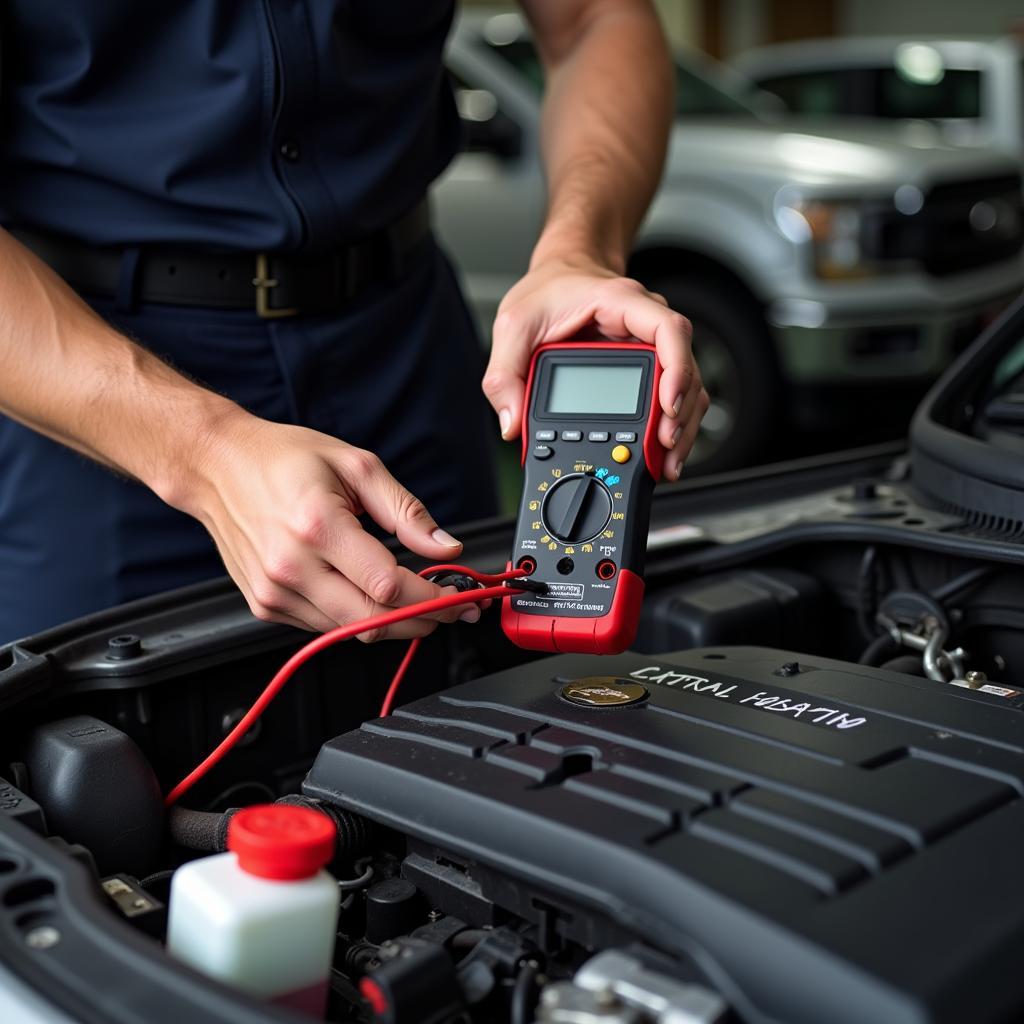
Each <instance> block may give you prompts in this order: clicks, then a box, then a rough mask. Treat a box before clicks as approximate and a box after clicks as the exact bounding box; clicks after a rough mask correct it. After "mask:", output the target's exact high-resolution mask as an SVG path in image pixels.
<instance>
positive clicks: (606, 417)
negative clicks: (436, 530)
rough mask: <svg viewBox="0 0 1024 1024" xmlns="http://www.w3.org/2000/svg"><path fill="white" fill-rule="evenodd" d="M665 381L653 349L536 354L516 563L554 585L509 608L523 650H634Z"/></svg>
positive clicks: (504, 613)
mask: <svg viewBox="0 0 1024 1024" xmlns="http://www.w3.org/2000/svg"><path fill="white" fill-rule="evenodd" d="M660 378H661V366H660V364H659V363H658V358H657V355H656V354H655V351H654V349H653V348H652V347H651V346H649V345H640V344H629V343H616V342H583V341H579V342H558V343H555V344H550V345H543V346H542V347H540V348H538V349H537V351H536V352H535V354H534V357H533V362H532V364H531V366H530V376H529V380H528V382H527V386H526V404H525V408H524V412H523V468H524V481H523V498H522V504H521V506H520V509H519V520H518V523H517V525H516V534H515V543H514V546H513V549H512V558H511V560H510V567H516V568H524V569H527V570H529V574H530V576H531V577H532V579H533V580H534V581H537V582H539V583H542V584H543V585H544V586H543V588H542V591H543V592H535V591H527V592H525V593H521V594H517V595H514V596H513V597H510V598H509V599H508V600H507V601H505V602H504V603H503V604H502V609H501V624H502V628H503V629H504V631H505V634H506V635H507V636H508V637H509V639H510V640H512V641H513V642H514V643H515V644H517V645H518V646H520V647H525V648H529V649H530V650H537V651H561V652H566V653H569V652H574V653H587V654H617V653H618V652H620V651H623V650H625V649H626V648H627V647H628V646H629V645H630V644H631V643H632V642H633V638H634V636H635V635H636V629H637V624H638V622H639V618H640V602H641V599H642V598H643V592H644V582H643V575H642V574H643V566H644V557H645V554H646V548H647V529H648V524H649V520H650V508H651V494H652V492H653V490H654V485H655V483H656V482H657V481H658V480H659V479H660V478H661V468H662V459H663V455H664V449H663V448H662V446H661V444H660V442H659V441H658V438H657V427H658V420H659V418H660V416H661V411H660V407H659V403H658V398H657V396H658V382H659V380H660Z"/></svg>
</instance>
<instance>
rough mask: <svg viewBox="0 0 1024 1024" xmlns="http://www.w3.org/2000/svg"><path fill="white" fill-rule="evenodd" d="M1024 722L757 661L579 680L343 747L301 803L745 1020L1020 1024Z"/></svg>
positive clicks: (622, 658)
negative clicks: (598, 933) (472, 881)
mask: <svg viewBox="0 0 1024 1024" xmlns="http://www.w3.org/2000/svg"><path fill="white" fill-rule="evenodd" d="M593 677H602V678H599V679H596V680H595V679H594V678H593ZM574 680H576V681H577V682H576V683H573V681H574ZM636 684H641V685H640V686H637V685H636ZM565 693H568V694H569V696H570V697H573V698H574V699H575V700H577V701H582V702H583V703H571V702H570V701H569V700H567V699H566V697H565V695H564V694H565ZM633 698H635V701H634V702H633V703H624V701H625V700H626V699H633ZM587 701H602V702H613V703H592V704H588V703H586V702H587ZM619 701H623V703H614V702H619ZM1016 705H1017V700H1016V699H1015V698H1014V697H1012V696H1011V697H1008V698H1004V697H999V696H994V695H987V694H978V693H973V692H969V691H965V690H962V689H957V688H953V687H949V686H945V685H943V684H940V683H935V682H931V681H929V680H925V679H918V678H914V677H910V676H902V675H897V674H895V673H891V672H885V671H882V670H879V669H873V668H868V667H865V666H858V665H851V664H846V663H844V662H838V661H830V660H828V659H822V658H807V657H804V656H801V655H797V654H792V653H785V652H781V651H773V650H768V649H762V648H719V649H716V650H713V651H712V650H694V651H687V652H684V653H679V654H673V655H663V656H654V657H652V656H647V655H639V654H623V655H619V656H617V657H609V658H597V657H590V656H574V655H567V656H561V657H554V658H549V659H545V660H542V661H536V662H533V663H532V664H529V665H525V666H521V667H519V668H515V669H513V670H510V671H507V672H503V673H500V674H497V675H493V676H489V677H487V678H485V679H480V680H477V681H475V682H472V683H468V684H466V685H464V686H460V687H458V688H456V689H452V690H448V691H446V692H443V693H439V694H437V695H435V696H432V697H429V698H426V699H424V700H420V701H417V702H416V703H413V704H410V705H408V706H406V707H403V708H401V709H400V710H399V711H398V712H396V713H395V714H394V715H393V716H392V717H391V718H388V719H381V720H376V721H371V722H368V723H366V724H365V725H363V726H362V728H360V729H359V730H356V731H354V732H351V733H347V734H346V735H343V736H341V737H339V738H337V739H335V740H332V741H331V742H330V743H328V744H326V745H325V746H324V747H323V748H322V750H321V752H320V754H319V757H318V758H317V760H316V763H315V765H314V766H313V769H312V771H311V772H310V774H309V777H308V779H307V781H306V784H305V786H304V789H305V791H306V793H307V794H309V795H311V796H315V797H318V798H320V799H324V800H328V801H331V802H334V803H336V804H339V805H341V806H343V807H346V808H348V809H350V810H354V811H357V812H359V813H361V814H364V815H366V816H367V817H369V818H372V819H374V820H376V821H378V822H381V823H384V824H386V825H387V826H389V827H391V828H394V829H397V830H399V831H401V832H403V833H405V834H407V835H409V836H411V837H415V838H416V839H418V840H421V841H425V842H428V843H430V844H433V845H435V846H437V847H441V848H442V849H445V850H448V851H451V852H452V853H453V854H459V855H461V856H463V857H467V858H470V859H471V860H472V861H473V862H475V863H478V864H481V865H485V866H486V867H487V868H488V869H489V870H497V871H499V872H500V873H501V874H502V876H504V877H505V878H507V879H510V880H512V881H513V882H515V883H517V884H520V885H523V886H526V887H533V886H536V887H539V888H541V889H542V890H543V891H547V892H555V893H558V894H559V896H560V898H562V899H564V900H565V901H567V902H569V903H571V904H572V905H574V906H575V907H579V908H581V909H582V910H583V911H584V912H586V913H590V914H594V915H599V916H600V917H601V918H602V919H605V920H611V921H614V922H615V923H616V925H617V926H618V927H620V928H624V929H626V930H628V931H629V932H631V933H632V934H634V935H635V936H637V937H639V938H642V939H643V940H644V941H646V942H647V943H649V944H652V945H654V946H657V947H660V948H661V949H662V950H665V951H668V952H673V953H676V954H680V955H682V956H687V957H690V958H692V959H694V960H696V961H697V963H699V964H700V966H701V968H702V970H703V971H704V972H705V974H706V975H707V977H708V979H709V981H710V982H711V983H712V984H714V985H715V986H716V987H717V988H718V989H719V990H720V991H721V992H722V994H723V995H724V996H725V998H726V999H728V1000H729V1001H730V1003H731V1004H732V1006H733V1008H734V1009H735V1010H736V1012H737V1014H738V1015H739V1017H740V1018H741V1019H742V1020H749V1021H760V1022H767V1021H788V1022H807V1024H821V1022H822V1021H829V1022H830V1024H843V1022H850V1024H854V1022H857V1024H861V1022H863V1021H885V1022H890V1024H893V1022H912V1021H913V1022H921V1021H949V1022H953V1021H958V1022H959V1021H964V1020H971V1021H973V1022H981V1021H994V1020H1008V1019H1018V1017H1019V1015H1020V1014H1021V1011H1022V1009H1024V969H1022V959H1024V871H1022V870H1021V865H1022V864H1024V802H1022V801H1021V793H1022V792H1024V713H1022V711H1021V710H1020V709H1019V708H1018V707H1017V706H1016ZM504 888H505V889H507V886H505V887H504ZM490 898H491V899H493V900H495V901H496V902H499V903H500V902H501V899H502V896H501V887H497V891H496V892H495V893H493V894H491V895H490Z"/></svg>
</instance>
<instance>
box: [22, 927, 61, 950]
mask: <svg viewBox="0 0 1024 1024" xmlns="http://www.w3.org/2000/svg"><path fill="white" fill-rule="evenodd" d="M25 942H26V943H27V944H28V945H29V946H31V947H32V949H52V948H53V947H54V946H56V945H57V943H58V942H60V932H59V931H57V929H56V928H54V927H53V925H49V924H44V925H40V926H39V927H38V928H33V929H32V930H31V931H30V932H29V933H28V934H27V935H26V936H25Z"/></svg>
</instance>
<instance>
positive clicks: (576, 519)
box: [541, 473, 612, 544]
mask: <svg viewBox="0 0 1024 1024" xmlns="http://www.w3.org/2000/svg"><path fill="white" fill-rule="evenodd" d="M611 514H612V496H611V494H610V493H609V491H608V488H607V487H605V485H604V484H603V483H601V481H600V480H598V479H597V477H593V476H588V475H587V474H586V473H573V474H571V475H569V476H563V477H562V478H561V479H559V480H558V481H557V482H556V483H555V484H554V485H553V486H552V487H551V490H550V491H548V493H547V496H546V497H545V499H544V505H543V507H542V508H541V519H542V520H543V521H544V529H545V530H547V532H548V533H549V534H551V536H552V537H554V539H555V540H558V541H561V542H562V543H563V544H576V543H581V542H585V541H588V540H593V539H594V538H595V537H596V536H598V534H600V532H601V531H602V530H603V529H604V528H605V527H606V526H607V525H608V520H609V518H610V517H611Z"/></svg>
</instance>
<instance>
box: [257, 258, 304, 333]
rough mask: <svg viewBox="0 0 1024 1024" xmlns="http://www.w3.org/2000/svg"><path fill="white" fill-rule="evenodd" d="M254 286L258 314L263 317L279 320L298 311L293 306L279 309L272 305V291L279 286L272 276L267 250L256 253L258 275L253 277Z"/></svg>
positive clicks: (264, 318)
mask: <svg viewBox="0 0 1024 1024" xmlns="http://www.w3.org/2000/svg"><path fill="white" fill-rule="evenodd" d="M252 286H253V288H255V289H256V315H257V316H258V317H260V318H261V319H263V320H278V319H280V318H281V317H284V316H295V314H296V313H298V309H296V308H295V307H293V306H283V307H281V308H280V309H277V308H274V307H272V306H271V305H270V293H271V291H273V289H275V288H276V287H277V278H274V277H271V276H270V257H269V256H268V255H267V254H266V253H265V252H260V253H257V254H256V276H255V277H254V278H253V279H252Z"/></svg>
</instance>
